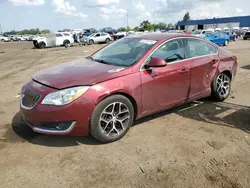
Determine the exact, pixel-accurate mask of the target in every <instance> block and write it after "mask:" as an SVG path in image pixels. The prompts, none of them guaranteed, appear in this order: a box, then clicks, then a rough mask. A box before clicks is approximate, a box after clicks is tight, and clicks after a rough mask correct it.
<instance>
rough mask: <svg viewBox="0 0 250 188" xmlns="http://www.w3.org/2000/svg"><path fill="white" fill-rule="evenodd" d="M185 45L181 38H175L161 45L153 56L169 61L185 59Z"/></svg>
mask: <svg viewBox="0 0 250 188" xmlns="http://www.w3.org/2000/svg"><path fill="white" fill-rule="evenodd" d="M184 54H185V52H184V45H183V41H182V40H181V39H174V40H171V41H168V42H166V43H165V44H163V45H162V46H160V47H159V48H158V49H157V50H156V51H155V52H154V53H153V54H152V56H151V57H153V58H155V57H159V58H161V59H164V60H165V61H166V62H167V63H170V62H174V61H178V60H183V59H184V58H185V55H184Z"/></svg>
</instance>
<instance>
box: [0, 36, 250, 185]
mask: <svg viewBox="0 0 250 188" xmlns="http://www.w3.org/2000/svg"><path fill="white" fill-rule="evenodd" d="M100 46H103V45H93V46H88V47H78V46H76V47H72V48H68V49H65V48H50V49H42V50H39V49H32V43H30V42H20V43H0V88H1V92H0V96H1V97H0V187H3V188H7V187H18V188H20V187H32V188H36V187H53V188H56V187H105V188H106V187H116V188H117V187H143V188H144V187H169V188H172V187H183V188H195V187H197V188H206V187H224V188H243V187H244V188H249V187H250V170H249V169H250V135H249V133H250V108H249V105H250V99H249V93H250V62H249V59H250V53H249V51H250V41H243V40H239V41H236V42H232V43H230V44H229V46H228V47H227V48H228V49H229V50H230V51H231V52H232V53H234V54H235V55H237V57H238V72H237V76H236V78H235V80H234V83H233V90H232V94H231V96H230V97H229V98H228V99H227V100H226V101H225V102H222V103H213V102H212V101H210V100H209V99H204V100H200V101H196V102H193V103H190V104H187V105H184V106H181V107H178V108H174V109H171V110H167V111H164V112H161V113H158V114H155V115H152V116H149V117H146V118H143V119H141V120H139V121H137V122H136V124H135V126H133V127H132V128H131V129H130V131H129V132H128V134H127V135H126V136H125V137H124V138H123V139H121V140H119V141H117V142H114V143H111V144H106V145H102V144H100V143H98V142H96V141H95V140H94V139H93V138H91V137H65V136H62V137H60V136H47V135H41V134H36V133H34V132H32V131H31V130H30V129H29V128H28V127H27V126H25V124H24V123H23V122H22V120H21V118H20V114H19V94H20V90H21V87H22V85H23V84H24V83H25V82H26V80H27V79H28V78H29V77H30V76H31V75H32V74H34V73H35V72H37V71H39V70H41V69H44V68H47V67H50V66H52V65H55V64H60V63H63V62H67V61H71V60H74V59H77V58H83V57H85V56H87V55H89V54H91V53H92V52H94V51H95V50H97V49H99V48H100Z"/></svg>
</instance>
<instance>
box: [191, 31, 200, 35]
mask: <svg viewBox="0 0 250 188" xmlns="http://www.w3.org/2000/svg"><path fill="white" fill-rule="evenodd" d="M192 34H193V35H199V34H201V31H197V30H196V31H193V32H192Z"/></svg>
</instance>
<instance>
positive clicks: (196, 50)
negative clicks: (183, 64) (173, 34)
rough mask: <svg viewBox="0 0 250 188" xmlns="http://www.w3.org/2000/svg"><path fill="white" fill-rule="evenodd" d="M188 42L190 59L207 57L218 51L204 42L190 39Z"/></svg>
mask: <svg viewBox="0 0 250 188" xmlns="http://www.w3.org/2000/svg"><path fill="white" fill-rule="evenodd" d="M187 41H188V43H187V51H188V53H187V57H188V58H194V57H200V56H206V55H210V54H214V53H216V49H215V48H214V47H213V46H212V45H210V44H208V43H207V42H205V41H203V40H200V39H194V38H189V39H187Z"/></svg>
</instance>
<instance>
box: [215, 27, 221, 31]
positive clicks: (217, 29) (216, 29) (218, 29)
mask: <svg viewBox="0 0 250 188" xmlns="http://www.w3.org/2000/svg"><path fill="white" fill-rule="evenodd" d="M214 31H222V29H221V28H215V30H214Z"/></svg>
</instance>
